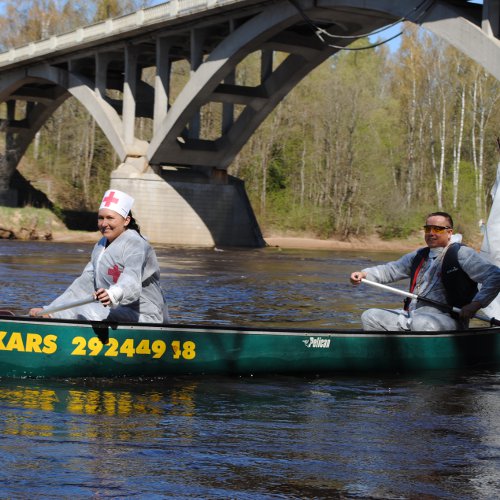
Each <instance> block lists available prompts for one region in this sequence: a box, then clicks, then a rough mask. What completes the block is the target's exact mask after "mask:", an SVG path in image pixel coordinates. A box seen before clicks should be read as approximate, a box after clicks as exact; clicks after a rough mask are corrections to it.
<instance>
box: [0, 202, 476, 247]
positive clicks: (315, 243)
mask: <svg viewBox="0 0 500 500" xmlns="http://www.w3.org/2000/svg"><path fill="white" fill-rule="evenodd" d="M0 220H1V221H2V222H1V223H0V238H5V239H20V240H28V239H31V240H51V241H56V242H63V243H65V242H66V243H95V242H96V241H97V240H98V239H99V236H100V234H99V232H98V231H75V230H70V229H68V228H67V227H66V226H65V225H64V224H63V222H62V221H61V220H60V219H59V218H58V217H57V216H55V215H54V214H53V213H52V212H51V211H49V210H47V209H36V208H32V207H25V208H22V209H20V208H17V209H16V208H6V207H0ZM264 240H265V241H266V243H267V245H268V246H270V247H276V248H283V249H306V250H333V251H343V250H344V251H373V252H385V251H387V252H407V251H411V250H414V249H415V248H418V247H419V246H423V245H424V237H423V234H422V233H421V232H417V233H415V234H414V235H412V236H410V237H408V238H405V239H400V240H398V239H394V240H383V239H381V238H380V237H378V236H377V235H369V236H364V237H362V238H354V237H351V238H349V239H348V240H342V239H340V238H329V239H321V238H318V237H315V236H314V235H311V234H287V233H284V234H280V233H278V232H273V233H269V234H266V233H264ZM466 243H467V244H469V245H470V246H472V247H473V248H476V249H479V248H480V246H481V238H480V237H477V238H476V240H473V241H467V242H466Z"/></svg>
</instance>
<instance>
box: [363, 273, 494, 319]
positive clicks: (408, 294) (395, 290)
mask: <svg viewBox="0 0 500 500" xmlns="http://www.w3.org/2000/svg"><path fill="white" fill-rule="evenodd" d="M361 281H362V282H363V283H366V284H367V285H371V286H374V287H377V288H381V289H382V290H387V291H388V292H392V293H396V294H398V295H402V296H403V297H408V298H410V299H416V300H421V301H422V302H427V303H428V304H433V305H435V306H438V307H442V308H444V309H448V310H449V311H453V312H455V313H459V312H460V308H458V307H453V306H450V305H448V304H443V303H442V302H438V301H436V300H432V299H428V298H426V297H422V296H420V295H415V294H414V293H411V292H405V291H404V290H400V289H399V288H394V287H392V286H388V285H383V284H382V283H376V282H375V281H370V280H367V279H366V278H362V279H361ZM474 318H476V319H480V320H481V321H487V322H488V323H489V324H490V325H492V326H493V325H495V326H500V321H499V320H497V319H495V318H488V316H483V315H481V314H475V315H474Z"/></svg>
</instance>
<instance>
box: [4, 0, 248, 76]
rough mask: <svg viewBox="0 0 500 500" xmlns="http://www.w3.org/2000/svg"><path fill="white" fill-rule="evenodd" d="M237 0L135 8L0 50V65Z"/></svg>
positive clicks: (176, 0)
mask: <svg viewBox="0 0 500 500" xmlns="http://www.w3.org/2000/svg"><path fill="white" fill-rule="evenodd" d="M239 1H240V0H171V1H170V2H166V3H162V4H160V5H155V6H154V7H148V8H146V9H141V10H138V11H137V12H134V13H132V14H127V15H125V16H121V17H117V18H113V19H107V20H105V21H101V22H98V23H95V24H90V25H88V26H85V27H82V28H77V29H76V30H73V31H70V32H68V33H63V34H61V35H55V36H52V37H51V38H47V39H44V40H40V41H39V42H31V43H27V44H26V45H21V46H20V47H16V48H12V49H10V50H8V51H5V52H1V53H0V68H1V67H2V66H7V65H11V64H12V63H18V62H21V61H25V60H28V59H31V58H36V57H40V56H45V55H48V54H51V55H52V54H54V52H58V51H61V50H64V49H71V48H72V47H73V46H77V45H80V44H82V43H84V42H92V41H98V40H99V39H104V38H107V37H112V36H113V35H116V34H119V33H123V32H125V31H129V30H132V29H134V28H137V27H140V26H146V25H151V24H155V23H158V22H160V21H164V20H166V19H169V18H176V17H181V16H186V15H189V14H192V13H194V12H197V11H203V10H209V9H213V8H216V7H219V6H221V5H226V4H231V3H238V2H239Z"/></svg>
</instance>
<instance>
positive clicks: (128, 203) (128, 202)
mask: <svg viewBox="0 0 500 500" xmlns="http://www.w3.org/2000/svg"><path fill="white" fill-rule="evenodd" d="M133 204H134V198H132V196H129V195H128V194H127V193H124V192H123V191H118V190H117V189H109V190H108V191H106V192H105V193H104V196H103V198H102V201H101V206H100V207H99V210H101V208H109V209H110V210H113V211H114V212H117V213H119V214H120V215H121V216H122V217H127V215H128V214H129V212H130V209H131V208H132V205H133Z"/></svg>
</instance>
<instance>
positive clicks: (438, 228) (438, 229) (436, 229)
mask: <svg viewBox="0 0 500 500" xmlns="http://www.w3.org/2000/svg"><path fill="white" fill-rule="evenodd" d="M447 229H452V228H451V227H450V226H432V225H428V224H426V225H425V226H424V232H425V234H429V233H430V232H433V233H436V234H443V233H444V232H445V231H446V230H447Z"/></svg>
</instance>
